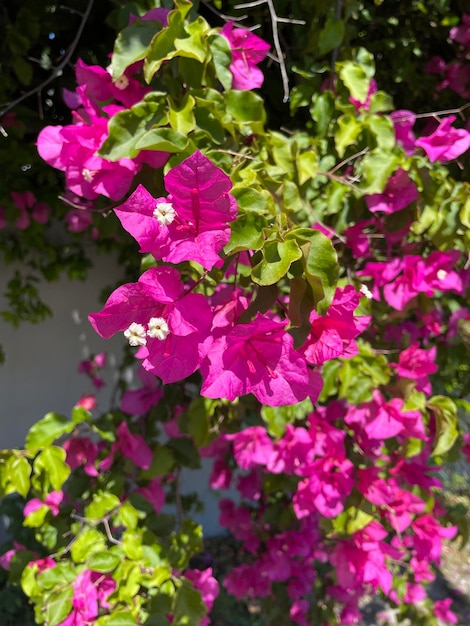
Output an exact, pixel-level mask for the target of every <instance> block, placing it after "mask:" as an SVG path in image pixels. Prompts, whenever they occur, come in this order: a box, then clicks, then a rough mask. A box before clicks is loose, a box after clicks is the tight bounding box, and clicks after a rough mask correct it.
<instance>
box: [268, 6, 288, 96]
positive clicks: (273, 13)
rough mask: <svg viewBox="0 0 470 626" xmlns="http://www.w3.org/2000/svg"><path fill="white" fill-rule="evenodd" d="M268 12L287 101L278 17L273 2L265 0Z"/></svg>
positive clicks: (285, 75)
mask: <svg viewBox="0 0 470 626" xmlns="http://www.w3.org/2000/svg"><path fill="white" fill-rule="evenodd" d="M266 2H267V4H268V7H269V13H270V14H271V25H272V33H273V42H274V49H275V50H276V54H277V56H278V63H279V69H280V70H281V78H282V86H283V87H284V97H283V99H282V101H283V102H287V101H288V100H289V93H290V92H289V76H288V75H287V68H286V64H285V61H284V53H283V51H282V48H281V42H280V41H279V29H278V27H277V24H278V17H277V15H276V10H275V8H274V4H273V1H272V0H266Z"/></svg>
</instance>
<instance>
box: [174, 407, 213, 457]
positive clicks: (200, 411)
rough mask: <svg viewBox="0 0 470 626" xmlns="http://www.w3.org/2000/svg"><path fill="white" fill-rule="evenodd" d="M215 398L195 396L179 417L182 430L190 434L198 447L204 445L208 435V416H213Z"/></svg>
mask: <svg viewBox="0 0 470 626" xmlns="http://www.w3.org/2000/svg"><path fill="white" fill-rule="evenodd" d="M217 406H218V401H217V400H211V399H209V398H195V399H194V400H192V401H191V403H190V405H189V407H188V410H187V411H185V412H184V413H183V414H182V415H181V417H180V418H179V422H180V424H181V425H182V426H183V428H184V432H186V433H188V434H189V435H191V436H192V438H193V440H194V443H195V444H196V446H197V447H198V448H200V447H201V446H204V445H206V443H207V439H208V437H209V427H210V418H211V417H212V416H213V414H214V411H215V409H216V407H217Z"/></svg>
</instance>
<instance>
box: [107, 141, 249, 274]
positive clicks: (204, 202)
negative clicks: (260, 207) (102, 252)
mask: <svg viewBox="0 0 470 626" xmlns="http://www.w3.org/2000/svg"><path fill="white" fill-rule="evenodd" d="M165 187H166V189H167V191H168V192H169V194H170V195H169V196H167V197H166V198H154V197H153V196H152V195H151V194H150V193H149V192H148V191H147V190H146V189H145V188H144V187H143V186H141V185H139V187H137V189H136V191H135V192H134V193H133V194H132V195H131V196H130V198H129V199H128V200H127V201H126V202H124V204H122V205H121V206H119V207H117V209H115V212H116V215H117V216H118V218H119V219H120V221H121V224H122V225H123V227H124V228H125V229H126V230H127V231H128V232H129V233H130V234H131V235H132V236H133V237H134V238H135V239H136V241H137V242H138V243H139V244H140V251H141V252H150V253H151V254H152V255H153V256H154V257H155V258H156V259H162V260H163V261H166V262H167V263H180V262H181V261H196V262H198V263H200V264H201V265H202V266H203V267H204V268H205V269H212V268H213V267H214V265H215V266H217V267H219V266H221V265H222V259H221V258H220V256H219V253H220V251H221V250H222V248H223V247H224V246H225V244H226V243H227V242H228V240H229V239H230V227H229V226H228V222H231V221H233V220H234V219H235V217H236V216H237V212H238V208H237V204H236V201H235V198H234V197H233V196H232V195H231V194H230V193H229V191H230V189H231V188H232V183H231V180H230V178H229V177H228V176H227V175H226V174H225V172H223V171H222V170H221V169H220V168H218V167H217V166H215V165H214V164H213V163H212V161H210V160H209V159H208V158H207V157H206V156H204V155H203V154H202V153H201V152H199V151H196V152H195V153H194V154H192V155H191V156H190V157H188V158H187V159H185V160H184V161H183V162H182V163H180V164H179V165H177V166H175V167H174V168H173V169H172V170H170V172H169V173H168V174H167V175H166V176H165ZM159 207H162V208H163V210H166V211H168V210H171V219H167V220H165V219H161V218H160V219H159V218H158V211H159V210H160V209H159ZM169 207H171V209H170V208H169Z"/></svg>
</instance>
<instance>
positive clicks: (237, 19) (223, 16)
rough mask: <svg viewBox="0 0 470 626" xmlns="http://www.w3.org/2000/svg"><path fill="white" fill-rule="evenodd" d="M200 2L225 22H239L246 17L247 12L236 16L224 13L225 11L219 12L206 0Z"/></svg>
mask: <svg viewBox="0 0 470 626" xmlns="http://www.w3.org/2000/svg"><path fill="white" fill-rule="evenodd" d="M201 4H203V5H204V6H205V7H206V9H208V10H209V11H212V13H214V14H215V15H217V17H220V19H222V20H224V21H225V22H240V21H242V20H246V18H247V17H248V14H247V15H239V16H237V17H235V16H233V15H226V14H225V13H221V12H220V11H218V10H217V9H216V8H215V7H214V6H212V4H210V3H208V2H206V1H205V0H201Z"/></svg>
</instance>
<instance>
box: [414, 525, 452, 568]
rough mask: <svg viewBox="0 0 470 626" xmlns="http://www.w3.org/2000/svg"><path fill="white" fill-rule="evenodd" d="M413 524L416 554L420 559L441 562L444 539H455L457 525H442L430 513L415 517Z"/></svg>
mask: <svg viewBox="0 0 470 626" xmlns="http://www.w3.org/2000/svg"><path fill="white" fill-rule="evenodd" d="M411 526H412V528H413V531H414V533H415V534H414V537H413V538H412V546H413V548H414V550H415V551H416V556H417V557H418V558H419V559H420V560H423V561H429V560H432V561H436V562H437V564H439V559H440V556H441V552H442V540H443V539H453V538H454V537H455V535H456V534H457V530H458V528H457V526H447V527H444V526H441V525H440V524H439V522H438V521H437V520H436V519H435V518H434V517H433V516H432V515H430V514H429V513H425V514H424V515H421V517H419V518H417V519H415V521H414V522H413V524H412V525H411Z"/></svg>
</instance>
